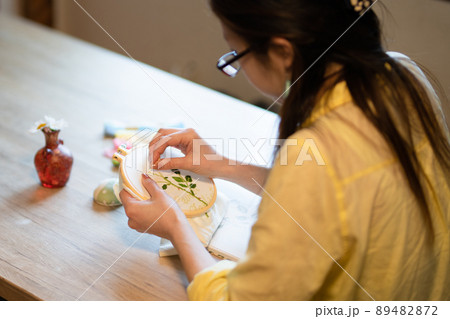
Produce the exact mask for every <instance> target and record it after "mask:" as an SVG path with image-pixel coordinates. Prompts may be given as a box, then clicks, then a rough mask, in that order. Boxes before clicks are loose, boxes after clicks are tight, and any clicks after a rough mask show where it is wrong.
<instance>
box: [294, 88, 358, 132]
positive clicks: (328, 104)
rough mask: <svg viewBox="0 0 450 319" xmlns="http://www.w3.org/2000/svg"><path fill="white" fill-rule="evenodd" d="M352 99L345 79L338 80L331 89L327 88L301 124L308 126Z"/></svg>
mask: <svg viewBox="0 0 450 319" xmlns="http://www.w3.org/2000/svg"><path fill="white" fill-rule="evenodd" d="M352 100H353V99H352V95H351V94H350V91H349V90H348V87H347V83H346V82H345V81H341V82H339V83H338V84H336V85H335V86H334V87H333V88H332V89H331V90H328V91H327V92H326V93H325V94H323V95H322V97H321V98H320V99H319V102H318V103H317V105H316V106H315V107H314V109H313V110H312V112H311V115H310V116H309V118H308V119H306V121H305V122H304V123H303V125H302V126H303V127H307V126H310V125H311V124H312V123H314V122H315V121H317V120H318V119H319V118H320V117H322V116H324V115H325V114H327V113H329V112H330V111H332V110H334V109H336V108H338V107H339V106H342V105H345V104H347V103H350V102H352Z"/></svg>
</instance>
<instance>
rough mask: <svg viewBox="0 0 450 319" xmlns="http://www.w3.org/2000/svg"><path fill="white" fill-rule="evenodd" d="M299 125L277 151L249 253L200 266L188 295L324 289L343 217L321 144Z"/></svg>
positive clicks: (251, 295)
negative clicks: (232, 260) (233, 260)
mask: <svg viewBox="0 0 450 319" xmlns="http://www.w3.org/2000/svg"><path fill="white" fill-rule="evenodd" d="M301 132H302V133H300V134H296V135H297V136H296V137H294V138H290V139H289V142H288V143H285V145H284V146H283V147H282V149H281V150H280V152H279V154H278V157H277V160H276V163H275V164H274V168H273V169H272V171H271V173H270V176H269V178H268V181H267V183H266V185H265V186H264V191H263V196H262V201H261V205H260V207H259V211H258V220H257V222H256V223H255V225H254V226H253V228H252V236H251V239H250V243H249V247H248V251H247V254H246V257H245V258H244V259H243V260H241V261H240V262H239V263H237V264H236V265H231V264H228V263H227V264H221V263H219V264H218V265H216V266H214V267H212V268H209V269H207V270H205V271H204V272H202V273H199V274H198V275H197V276H196V277H195V278H194V280H193V282H192V283H191V285H190V286H189V288H188V292H189V297H190V298H191V299H195V300H198V299H202V300H309V299H314V296H315V295H316V294H317V293H319V290H320V289H321V286H322V284H323V283H324V281H325V280H326V279H327V274H328V273H329V272H330V271H331V269H333V268H334V267H335V266H336V264H335V263H334V261H333V260H334V259H338V258H339V257H340V256H341V254H342V231H343V230H342V229H341V227H340V225H341V217H342V216H340V214H339V213H340V211H339V205H338V202H339V201H338V199H337V197H338V196H339V192H337V189H336V187H337V185H336V184H335V183H333V178H332V176H330V174H331V175H332V174H333V173H332V171H330V169H331V168H330V166H329V165H327V163H326V159H325V158H324V153H323V152H321V148H322V147H323V145H322V144H321V143H320V142H319V139H318V138H305V137H307V136H309V135H310V132H309V131H308V130H302V131H301ZM292 144H295V145H292ZM321 164H324V165H321Z"/></svg>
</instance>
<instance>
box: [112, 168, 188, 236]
mask: <svg viewBox="0 0 450 319" xmlns="http://www.w3.org/2000/svg"><path fill="white" fill-rule="evenodd" d="M142 185H143V186H144V187H145V189H146V190H147V192H148V193H149V195H150V196H151V198H150V199H149V200H146V201H142V200H138V199H136V198H134V197H133V196H131V195H130V194H129V193H128V192H127V191H125V190H122V191H121V192H120V194H119V195H120V199H121V201H122V204H123V206H124V208H125V213H126V214H127V216H128V226H130V228H132V229H135V230H137V231H138V232H141V233H144V232H145V233H149V234H153V235H156V236H159V237H163V238H167V239H169V240H171V239H172V237H173V236H172V235H173V234H174V232H176V231H177V228H178V226H180V225H181V224H182V222H185V221H186V217H185V215H184V213H183V212H182V211H181V209H180V208H179V207H178V205H177V204H176V202H175V201H174V200H173V199H172V198H171V197H169V196H168V195H167V194H166V193H165V192H164V191H163V190H162V189H161V188H160V187H159V186H158V184H156V182H155V181H153V180H152V179H151V178H150V177H148V176H147V175H142ZM180 222H181V223H180Z"/></svg>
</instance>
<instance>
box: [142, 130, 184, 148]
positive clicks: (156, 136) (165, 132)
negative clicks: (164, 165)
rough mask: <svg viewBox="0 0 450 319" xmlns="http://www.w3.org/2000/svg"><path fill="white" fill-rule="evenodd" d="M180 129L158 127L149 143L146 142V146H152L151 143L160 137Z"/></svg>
mask: <svg viewBox="0 0 450 319" xmlns="http://www.w3.org/2000/svg"><path fill="white" fill-rule="evenodd" d="M179 131H181V129H175V128H160V129H159V130H158V132H157V133H156V135H155V136H154V137H153V138H152V140H151V141H150V143H149V144H148V146H152V145H153V144H155V143H156V142H157V141H159V140H160V139H161V137H164V136H166V135H169V134H172V133H176V132H179Z"/></svg>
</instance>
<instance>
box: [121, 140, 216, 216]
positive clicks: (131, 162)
mask: <svg viewBox="0 0 450 319" xmlns="http://www.w3.org/2000/svg"><path fill="white" fill-rule="evenodd" d="M113 158H114V159H115V160H117V161H118V162H119V163H120V167H119V184H118V185H116V186H115V193H116V196H117V197H118V193H119V192H120V191H121V190H122V189H125V190H126V191H127V192H128V193H130V194H131V195H132V196H133V197H135V198H136V199H139V200H148V199H150V195H149V194H148V192H147V190H146V189H145V188H144V187H143V185H142V182H141V178H142V173H147V174H148V175H149V176H150V178H152V175H153V169H151V167H150V165H149V161H148V146H147V145H139V146H137V147H134V148H132V149H130V150H127V149H126V147H125V146H120V147H119V149H118V150H117V152H116V153H115V154H114V156H113ZM180 172H181V176H187V175H190V176H191V177H192V180H193V181H195V184H196V186H197V187H196V188H195V190H196V191H198V190H200V192H201V193H202V195H201V197H204V198H205V199H209V200H206V202H207V205H204V204H203V203H201V202H199V201H198V200H197V199H196V198H194V197H192V198H190V197H188V198H189V201H192V202H191V204H190V208H186V206H189V205H186V200H184V201H183V203H182V202H181V200H177V198H180V196H177V198H174V196H171V197H172V198H173V199H174V200H175V201H177V204H179V206H180V208H181V210H182V211H183V213H184V214H185V215H186V217H188V218H191V217H197V216H200V215H202V214H205V213H206V212H208V210H210V209H211V207H212V205H214V202H215V201H216V198H217V188H216V185H215V183H214V181H213V180H212V179H211V178H206V177H203V176H200V175H196V174H195V173H191V172H188V171H183V170H180ZM155 173H158V174H163V175H164V176H167V177H168V178H172V177H173V176H178V174H175V173H174V172H171V171H156V170H155ZM154 180H155V179H154ZM169 188H171V187H170V186H169ZM186 195H189V194H186ZM169 196H170V194H169ZM118 198H119V197H118ZM197 202H198V203H197ZM192 206H195V208H192Z"/></svg>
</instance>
